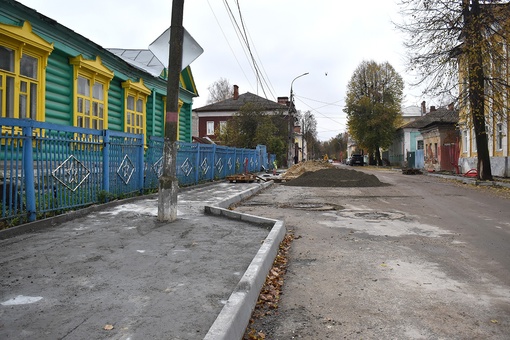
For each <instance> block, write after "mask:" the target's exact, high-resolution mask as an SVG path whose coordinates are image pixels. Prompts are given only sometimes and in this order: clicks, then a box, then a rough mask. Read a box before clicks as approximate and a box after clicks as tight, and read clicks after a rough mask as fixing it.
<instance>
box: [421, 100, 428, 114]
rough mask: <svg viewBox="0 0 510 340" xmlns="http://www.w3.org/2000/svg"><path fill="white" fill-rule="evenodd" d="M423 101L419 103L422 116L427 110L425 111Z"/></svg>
mask: <svg viewBox="0 0 510 340" xmlns="http://www.w3.org/2000/svg"><path fill="white" fill-rule="evenodd" d="M425 105H426V104H425V101H422V102H421V115H422V116H423V115H424V114H425V113H427V109H426V106H425Z"/></svg>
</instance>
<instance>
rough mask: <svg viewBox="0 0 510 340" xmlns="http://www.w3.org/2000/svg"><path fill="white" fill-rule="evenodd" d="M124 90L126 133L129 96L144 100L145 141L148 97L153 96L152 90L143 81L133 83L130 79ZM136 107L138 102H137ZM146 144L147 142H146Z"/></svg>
mask: <svg viewBox="0 0 510 340" xmlns="http://www.w3.org/2000/svg"><path fill="white" fill-rule="evenodd" d="M121 85H122V88H123V89H124V131H126V128H127V114H126V113H127V100H128V96H129V95H131V96H133V97H134V98H135V99H136V98H140V97H141V98H142V99H143V113H142V118H143V126H142V130H143V135H144V139H145V138H146V135H147V97H148V96H149V95H150V94H151V90H150V89H149V88H147V87H146V86H145V85H144V83H143V79H140V80H139V81H138V82H136V83H135V82H133V81H132V80H131V79H128V80H127V81H125V82H123V83H122V84H121ZM135 105H136V102H135ZM144 142H145V141H144Z"/></svg>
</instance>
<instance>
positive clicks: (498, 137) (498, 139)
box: [496, 123, 504, 151]
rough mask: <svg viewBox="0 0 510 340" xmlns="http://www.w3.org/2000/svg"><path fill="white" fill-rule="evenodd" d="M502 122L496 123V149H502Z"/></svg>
mask: <svg viewBox="0 0 510 340" xmlns="http://www.w3.org/2000/svg"><path fill="white" fill-rule="evenodd" d="M503 137H504V135H503V123H497V124H496V149H497V150H498V151H501V150H503Z"/></svg>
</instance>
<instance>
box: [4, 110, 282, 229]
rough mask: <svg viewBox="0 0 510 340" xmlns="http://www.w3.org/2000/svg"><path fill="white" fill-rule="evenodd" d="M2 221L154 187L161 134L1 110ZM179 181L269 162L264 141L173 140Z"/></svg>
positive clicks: (183, 183) (159, 163)
mask: <svg viewBox="0 0 510 340" xmlns="http://www.w3.org/2000/svg"><path fill="white" fill-rule="evenodd" d="M0 126H1V128H2V133H1V135H0V162H1V166H0V167H1V168H0V170H1V171H2V173H1V174H0V200H1V209H2V210H1V216H0V229H1V227H2V225H3V226H4V227H5V226H8V225H10V224H19V223H24V222H28V221H34V220H36V219H37V218H44V217H47V216H50V215H54V214H59V213H62V212H64V211H67V210H73V209H78V208H80V207H83V206H87V205H90V204H94V203H101V202H104V201H106V200H108V199H111V198H122V197H130V196H135V195H139V194H141V193H143V192H144V191H148V190H153V191H155V190H157V189H158V185H159V181H158V179H159V177H160V176H161V174H162V170H163V146H164V139H163V138H158V137H150V138H147V141H145V142H144V136H143V135H135V134H128V133H123V132H116V131H110V130H90V129H83V128H76V127H66V126H61V125H56V124H50V123H42V122H36V121H33V120H19V119H9V118H0ZM177 147H178V151H177V162H176V170H177V172H176V173H177V179H178V181H179V186H181V187H184V186H190V185H195V184H197V183H202V182H206V181H212V180H218V179H223V178H225V177H226V176H229V175H233V174H237V173H241V172H258V171H260V170H261V169H264V168H266V169H267V168H268V166H269V164H268V160H269V159H271V158H272V156H269V157H268V155H267V154H266V149H265V146H259V147H257V149H255V150H252V149H239V148H229V147H225V146H218V145H214V144H196V143H184V142H177Z"/></svg>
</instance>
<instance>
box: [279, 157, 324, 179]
mask: <svg viewBox="0 0 510 340" xmlns="http://www.w3.org/2000/svg"><path fill="white" fill-rule="evenodd" d="M331 168H334V165H332V164H331V163H328V162H327V161H306V162H301V163H298V164H294V165H293V166H291V167H290V168H289V169H288V170H287V171H286V172H285V173H284V174H282V176H281V177H282V179H284V180H286V181H289V180H291V179H295V178H297V177H299V176H301V175H302V174H304V173H305V172H313V171H317V170H321V169H331Z"/></svg>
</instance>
